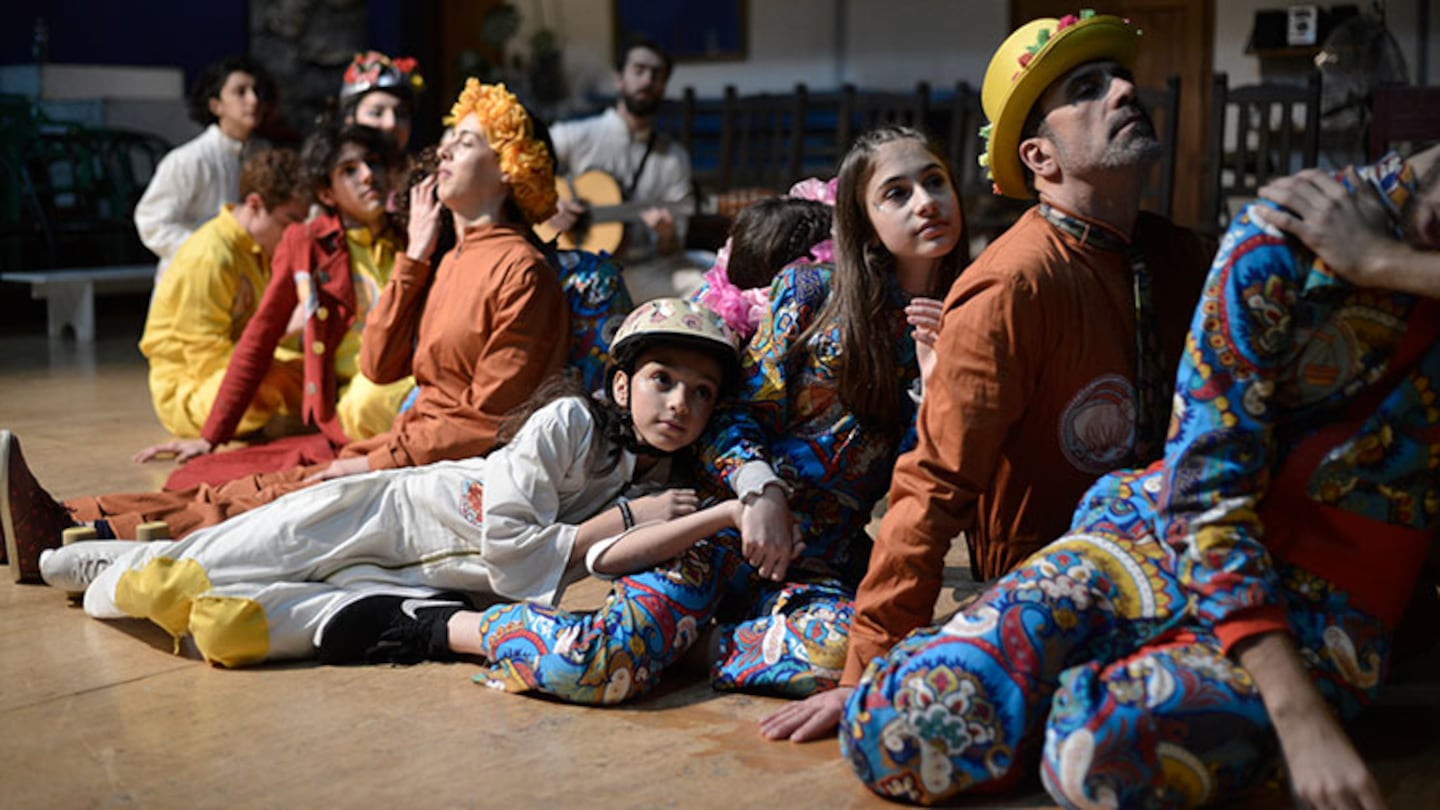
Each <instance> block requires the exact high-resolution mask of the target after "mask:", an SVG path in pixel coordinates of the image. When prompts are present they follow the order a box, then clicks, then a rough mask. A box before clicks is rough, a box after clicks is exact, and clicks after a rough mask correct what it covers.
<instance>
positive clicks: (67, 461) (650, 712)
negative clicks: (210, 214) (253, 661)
mask: <svg viewBox="0 0 1440 810" xmlns="http://www.w3.org/2000/svg"><path fill="white" fill-rule="evenodd" d="M143 304H144V302H143V299H142V300H140V301H139V302H138V303H135V304H133V305H132V306H131V309H132V310H140V309H143ZM22 327H23V328H22ZM139 329H140V320H139V317H138V316H137V315H135V314H134V313H133V312H132V313H131V314H130V315H128V316H121V317H113V316H112V317H107V318H102V319H101V323H100V340H99V341H98V342H97V343H96V344H95V345H94V346H93V347H77V346H76V345H75V343H74V342H73V341H72V340H69V339H68V338H67V339H63V340H58V341H52V340H47V339H46V338H44V337H38V335H43V324H41V325H36V326H35V328H33V329H29V328H28V327H25V326H24V325H23V324H22V325H21V327H17V326H15V325H14V324H8V325H0V427H8V428H10V429H12V430H14V431H15V432H16V433H17V434H18V435H19V436H21V437H22V439H23V442H24V448H25V451H26V455H27V458H28V459H29V460H30V462H31V464H32V466H33V468H34V470H35V472H36V475H37V476H38V477H39V479H40V480H41V481H42V482H44V483H45V484H46V485H47V486H49V487H50V488H51V489H52V491H53V493H54V494H55V495H57V496H59V497H62V498H63V497H67V496H75V495H81V494H88V493H95V492H101V491H118V490H134V489H149V488H153V487H157V486H158V485H159V484H160V482H161V481H162V480H163V478H164V476H165V474H166V473H167V471H168V465H156V466H144V467H141V466H136V465H133V464H131V463H130V462H129V460H128V457H129V454H130V453H131V452H133V451H134V450H135V449H138V448H139V447H141V446H143V445H145V444H147V443H150V442H152V441H157V440H160V439H162V438H163V437H164V436H163V433H162V432H161V430H160V428H159V427H158V426H157V425H156V423H155V421H154V417H153V415H152V414H151V413H150V410H149V404H148V403H149V400H148V397H147V395H146V391H145V370H144V365H143V360H142V358H140V356H139V354H138V352H136V351H135V349H134V342H135V340H136V339H137V337H138V334H139ZM950 562H951V564H952V568H951V569H950V572H951V573H952V574H954V576H953V577H952V580H953V583H954V584H955V585H956V586H957V590H955V591H947V593H946V595H945V604H944V605H942V606H941V609H942V610H944V609H946V607H948V606H950V605H953V603H954V601H953V600H954V598H955V595H956V593H958V592H959V590H958V588H959V587H961V582H962V580H963V579H964V578H963V576H962V571H963V559H962V558H961V557H960V556H959V555H952V559H951V561H950ZM601 593H602V591H601V589H600V588H599V587H597V586H596V585H595V584H594V583H588V584H583V585H582V586H580V587H577V588H575V589H573V590H572V592H571V594H570V595H568V596H567V605H568V606H572V607H584V606H586V605H593V604H595V603H596V602H597V601H598V599H599V598H600V595H601ZM0 616H3V621H0V807H6V808H10V807H16V808H29V807H63V808H69V807H178V806H185V807H309V806H318V805H321V804H322V803H323V804H327V805H340V806H364V807H409V806H421V805H426V806H432V807H451V806H460V807H493V806H518V807H537V806H572V805H584V806H593V807H638V806H644V807H737V808H738V807H752V806H772V807H807V808H808V807H824V808H837V809H838V808H850V807H878V806H882V805H883V804H884V802H882V801H881V800H879V799H877V798H876V797H874V796H872V795H870V794H869V793H868V792H867V791H865V790H864V789H863V788H862V787H861V786H860V785H859V783H858V782H857V781H856V780H855V779H854V778H853V777H852V776H851V775H850V773H849V772H848V769H847V767H846V765H845V764H844V763H843V762H842V761H840V759H839V757H838V755H837V750H836V746H835V744H834V742H833V741H831V742H826V743H817V744H809V745H791V744H787V743H769V742H766V741H764V740H761V739H760V738H759V737H758V735H757V734H756V730H755V728H756V723H757V721H758V720H759V719H760V718H761V717H763V716H764V715H766V714H767V713H768V712H770V711H772V710H773V709H775V708H776V707H777V706H778V705H780V704H779V702H778V701H776V700H772V699H767V698H760V697H750V696H743V695H720V694H717V693H714V692H712V691H711V690H710V689H709V687H708V686H706V685H705V684H704V683H701V682H699V681H697V680H696V679H695V678H693V677H689V676H682V677H680V678H676V679H674V680H673V681H672V682H671V684H670V685H669V686H668V687H667V688H665V689H663V690H662V691H661V693H659V694H657V695H654V696H652V697H650V698H647V699H645V700H642V701H640V702H638V703H635V704H633V705H630V706H626V707H622V708H615V709H605V710H600V709H584V708H577V707H572V706H566V705H563V704H558V703H553V702H547V701H542V700H534V699H526V698H519V697H514V696H509V695H502V694H496V693H492V692H489V691H487V690H485V689H482V688H480V687H478V686H476V685H474V684H472V683H471V682H470V675H471V674H472V673H473V672H475V671H476V668H475V667H474V666H470V665H465V664H424V665H420V666H416V667H409V668H388V667H353V668H335V667H320V666H311V665H292V666H274V667H263V668H257V669H250V670H239V671H225V670H219V669H214V668H211V667H209V666H206V665H205V664H204V663H203V662H201V661H199V660H196V659H194V658H191V657H186V656H184V655H175V654H172V652H171V645H170V642H169V639H168V638H166V637H165V636H164V634H163V633H161V632H160V631H159V630H157V629H155V628H153V627H150V626H148V625H145V624H142V623H139V622H117V623H102V622H98V621H94V620H91V619H88V618H87V617H85V616H84V615H83V613H82V612H81V611H80V610H79V609H78V608H76V607H74V606H72V605H69V604H68V603H67V602H66V600H65V598H64V597H63V596H62V595H61V594H59V593H56V592H54V591H51V590H50V589H47V588H44V587H35V586H18V585H14V584H11V583H10V582H8V581H0ZM1432 663H1433V662H1432ZM1429 671H1430V672H1431V673H1432V674H1433V672H1434V671H1435V669H1434V667H1431V668H1430V670H1429ZM1437 682H1440V679H1436V678H1432V679H1431V680H1430V681H1429V683H1430V684H1432V686H1427V685H1425V683H1421V684H1418V685H1414V686H1410V687H1406V691H1404V692H1403V693H1402V694H1403V696H1404V697H1403V700H1401V701H1400V702H1399V703H1398V704H1397V705H1396V706H1394V707H1391V708H1387V709H1386V710H1384V711H1382V712H1378V713H1376V714H1375V715H1372V716H1371V717H1370V718H1369V719H1368V720H1367V721H1366V724H1365V726H1364V728H1362V730H1361V734H1360V742H1361V748H1362V751H1364V752H1365V753H1366V755H1367V758H1369V759H1370V760H1371V762H1372V765H1373V767H1374V769H1375V771H1376V773H1377V775H1378V776H1379V778H1380V779H1381V782H1382V784H1383V785H1384V787H1385V790H1386V792H1387V795H1388V796H1389V797H1390V801H1391V804H1392V807H1396V808H1410V807H1427V808H1435V807H1440V767H1437V766H1440V734H1437V733H1436V732H1435V729H1436V727H1437V723H1440V687H1435V686H1433V684H1435V683H1437ZM1280 798H1281V797H1280V796H1279V795H1278V794H1267V795H1265V796H1262V797H1260V799H1259V800H1258V801H1256V802H1254V803H1253V806H1255V807H1271V806H1277V803H1279V799H1280ZM1282 804H1283V803H1282ZM966 806H971V807H977V806H985V807H1048V806H1051V805H1050V803H1049V802H1048V801H1046V799H1045V797H1044V795H1043V794H1041V793H1039V792H1037V790H1036V789H1035V788H1034V787H1033V786H1032V787H1031V789H1029V790H1027V791H1025V792H1023V793H1021V794H1019V795H1017V796H1014V797H1011V798H1008V799H1004V800H996V799H994V798H986V799H982V800H977V801H971V802H968V803H967V804H966Z"/></svg>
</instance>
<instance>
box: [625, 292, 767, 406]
mask: <svg viewBox="0 0 1440 810" xmlns="http://www.w3.org/2000/svg"><path fill="white" fill-rule="evenodd" d="M657 344H659V345H678V346H684V347H685V348H690V349H695V350H697V351H702V352H705V353H706V354H709V355H711V356H712V357H714V358H715V359H716V360H717V361H719V362H720V365H721V367H722V369H723V370H724V373H725V388H726V389H727V390H728V389H729V388H730V387H731V386H732V385H733V384H734V382H735V379H736V378H737V377H738V376H739V373H740V359H739V353H738V351H739V350H738V347H737V340H736V337H735V332H734V331H733V330H731V329H730V327H729V326H727V325H726V324H725V321H724V320H722V319H721V318H720V316H719V315H716V314H715V313H714V312H711V311H710V310H708V309H706V308H705V307H703V306H701V305H699V304H696V303H694V302H691V301H687V300H685V299H684V298H656V299H654V300H651V301H646V302H645V303H643V304H641V305H640V306H638V307H636V308H635V309H634V310H633V311H632V312H631V313H630V314H629V315H627V316H626V317H625V322H624V323H622V324H621V325H620V329H619V331H617V332H616V333H615V339H614V340H613V341H612V342H611V343H610V362H611V364H612V365H611V372H610V373H611V375H613V374H614V372H615V371H616V370H624V371H626V372H630V371H633V370H634V368H633V365H634V363H635V360H636V359H637V358H638V357H639V356H640V354H641V353H642V352H644V351H645V350H646V349H647V348H649V347H651V346H655V345H657Z"/></svg>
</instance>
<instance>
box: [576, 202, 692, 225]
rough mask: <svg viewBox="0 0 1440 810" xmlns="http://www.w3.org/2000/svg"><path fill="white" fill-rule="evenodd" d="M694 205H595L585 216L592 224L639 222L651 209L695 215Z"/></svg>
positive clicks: (686, 203) (680, 203) (629, 203)
mask: <svg viewBox="0 0 1440 810" xmlns="http://www.w3.org/2000/svg"><path fill="white" fill-rule="evenodd" d="M694 207H695V204H694V203H688V202H678V203H639V202H627V203H616V204H614V205H595V206H591V207H590V208H588V209H586V212H585V215H586V217H588V218H589V220H590V221H591V222H639V221H640V214H641V212H643V211H649V210H650V209H651V208H664V209H665V210H667V211H669V212H670V213H672V214H689V213H693V211H692V209H693V208H694Z"/></svg>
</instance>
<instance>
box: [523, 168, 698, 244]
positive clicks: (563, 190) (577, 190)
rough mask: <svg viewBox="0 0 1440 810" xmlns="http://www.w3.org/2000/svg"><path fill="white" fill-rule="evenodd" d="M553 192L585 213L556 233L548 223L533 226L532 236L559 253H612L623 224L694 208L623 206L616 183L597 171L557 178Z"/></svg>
mask: <svg viewBox="0 0 1440 810" xmlns="http://www.w3.org/2000/svg"><path fill="white" fill-rule="evenodd" d="M555 190H556V191H557V192H558V193H559V195H560V199H562V200H577V201H579V202H581V203H584V204H585V213H584V214H581V215H580V218H579V219H578V220H576V222H575V227H573V228H571V229H570V230H568V231H565V232H563V233H561V232H559V231H556V230H555V229H554V228H552V227H550V224H549V223H548V222H541V223H538V224H536V225H535V233H536V234H537V235H538V236H539V237H540V239H541V240H542V241H545V242H549V241H550V240H551V239H555V240H557V245H558V246H559V247H560V249H562V250H576V249H579V250H588V251H590V252H591V253H598V252H600V251H602V250H603V251H605V252H607V253H610V254H614V253H615V252H616V251H618V250H619V249H620V246H621V245H622V244H624V242H625V223H627V222H640V221H641V220H640V213H641V212H642V211H647V210H649V209H651V208H665V209H668V210H669V211H671V212H672V213H677V214H689V213H692V209H693V207H694V205H693V204H692V203H688V202H685V203H641V202H628V203H627V202H625V201H624V198H623V195H622V194H621V193H620V182H619V181H618V180H616V179H615V178H614V177H612V176H610V174H609V173H608V172H605V171H602V170H600V169H591V170H590V171H588V172H585V173H584V174H581V175H580V176H578V177H575V178H574V179H570V178H565V177H557V178H555Z"/></svg>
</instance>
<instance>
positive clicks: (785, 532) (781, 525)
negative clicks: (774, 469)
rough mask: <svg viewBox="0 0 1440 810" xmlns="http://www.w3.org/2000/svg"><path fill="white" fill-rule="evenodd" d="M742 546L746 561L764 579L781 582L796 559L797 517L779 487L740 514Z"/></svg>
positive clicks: (765, 492) (767, 492)
mask: <svg viewBox="0 0 1440 810" xmlns="http://www.w3.org/2000/svg"><path fill="white" fill-rule="evenodd" d="M740 542H741V550H742V552H743V553H744V555H745V559H746V560H747V561H748V562H749V563H750V564H751V565H753V566H755V568H756V570H758V571H759V572H760V576H762V577H764V578H766V579H769V580H773V581H776V582H779V581H781V580H783V579H784V578H785V569H786V568H788V567H789V566H790V561H791V560H792V559H794V556H795V546H796V525H795V514H794V513H793V512H791V511H790V504H789V503H788V502H787V501H786V500H785V493H784V492H782V491H781V489H780V487H778V486H767V487H766V488H765V491H764V492H762V493H761V494H760V496H759V497H758V498H755V499H754V500H752V501H750V505H749V506H746V507H743V509H742V511H741V514H740Z"/></svg>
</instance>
